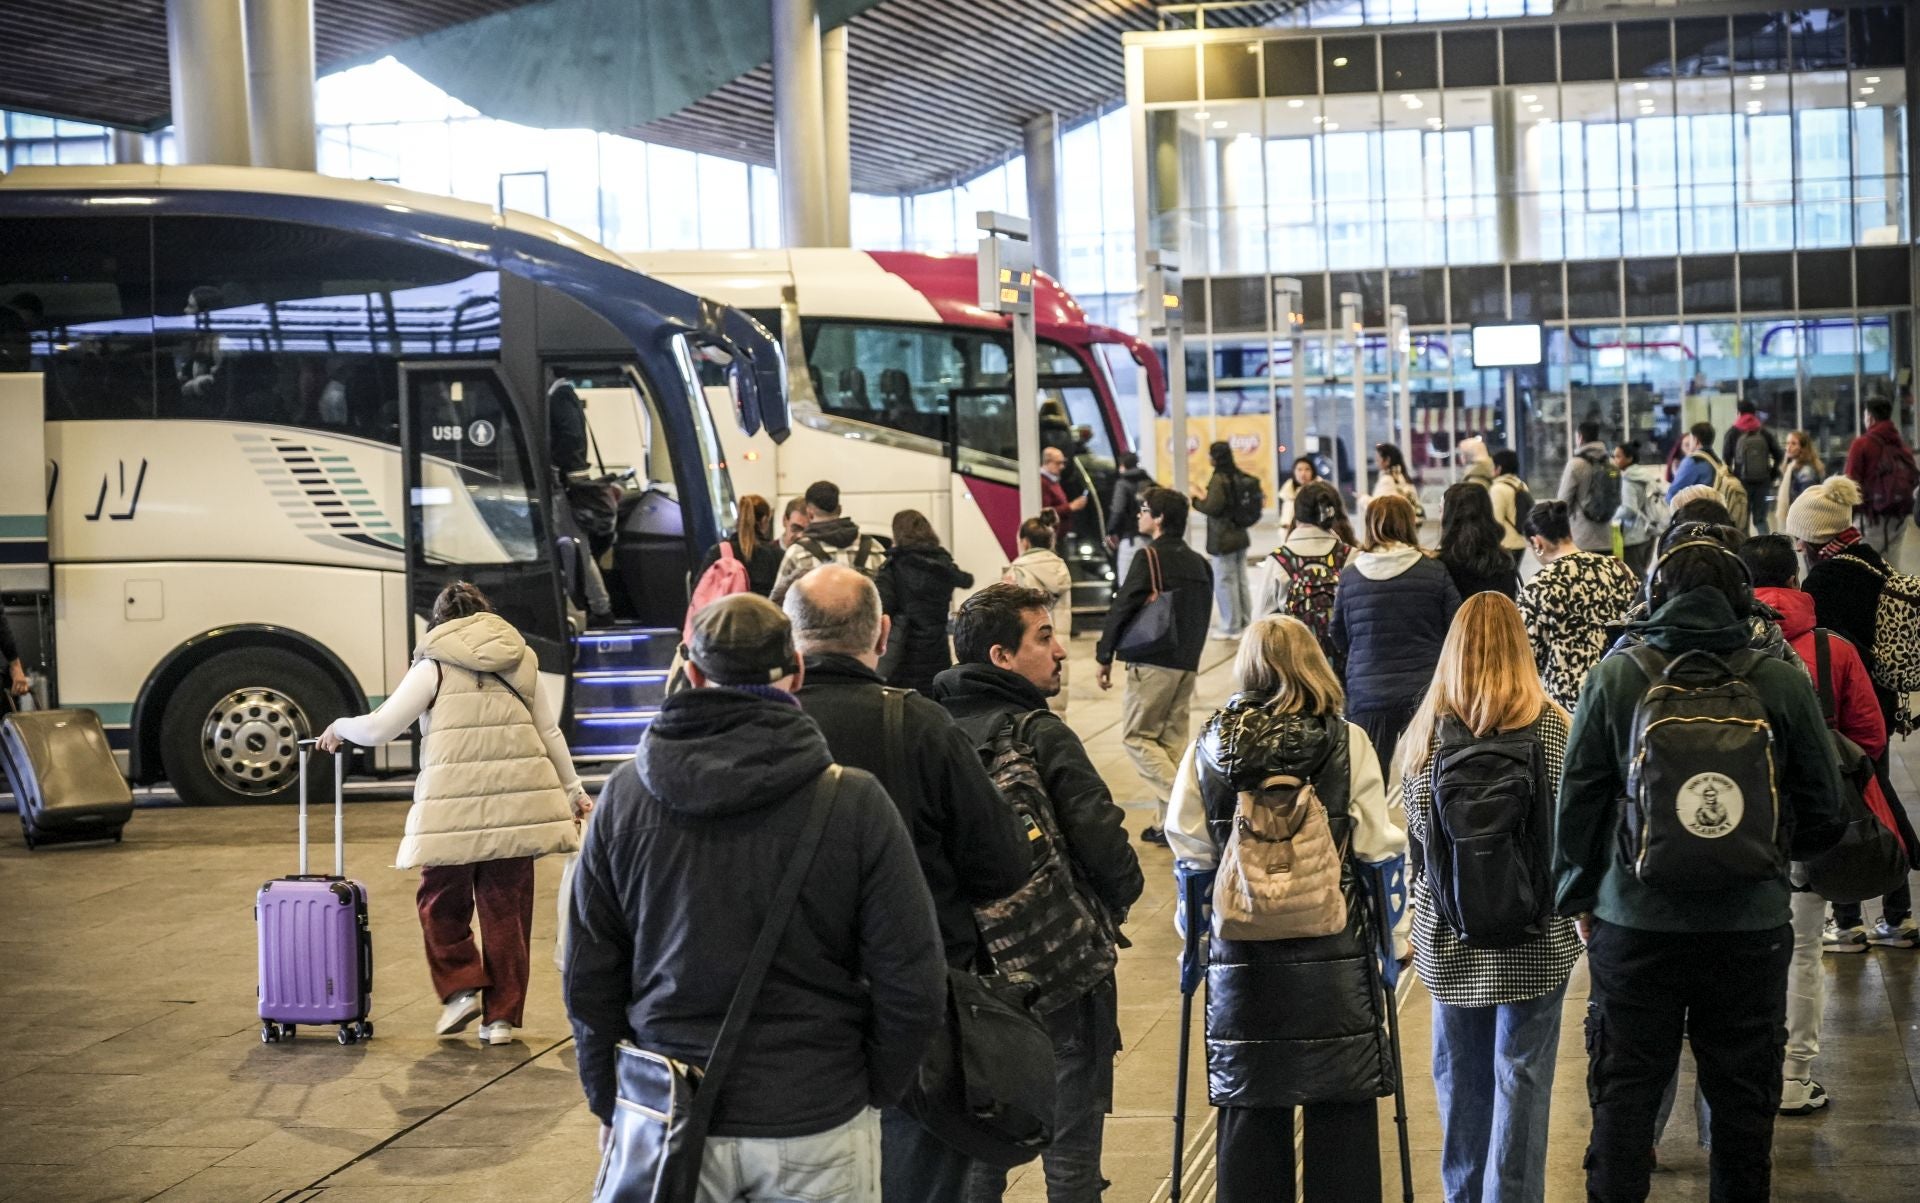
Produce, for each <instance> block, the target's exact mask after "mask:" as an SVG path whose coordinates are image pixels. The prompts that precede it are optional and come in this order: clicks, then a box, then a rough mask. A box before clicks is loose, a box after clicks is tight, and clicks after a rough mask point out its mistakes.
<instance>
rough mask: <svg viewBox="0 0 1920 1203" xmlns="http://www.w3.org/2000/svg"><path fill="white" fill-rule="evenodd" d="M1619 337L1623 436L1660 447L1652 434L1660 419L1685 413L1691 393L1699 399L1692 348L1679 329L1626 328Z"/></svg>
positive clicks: (1678, 327) (1659, 425)
mask: <svg viewBox="0 0 1920 1203" xmlns="http://www.w3.org/2000/svg"><path fill="white" fill-rule="evenodd" d="M1620 333H1621V347H1620V356H1621V370H1622V372H1623V374H1624V376H1625V380H1626V385H1627V420H1626V433H1627V434H1629V435H1631V436H1632V437H1633V438H1636V439H1643V440H1645V441H1646V442H1647V443H1648V444H1649V445H1652V446H1659V437H1658V435H1657V434H1656V433H1655V431H1656V429H1659V428H1660V427H1661V426H1662V422H1661V419H1663V418H1665V417H1667V416H1668V415H1671V414H1673V413H1675V411H1677V410H1681V409H1684V408H1685V399H1686V397H1687V396H1688V394H1689V393H1690V392H1692V393H1694V395H1696V396H1697V395H1698V393H1697V391H1696V382H1697V380H1698V374H1697V371H1696V360H1695V352H1694V349H1693V346H1692V345H1691V343H1690V340H1689V339H1688V338H1687V337H1686V331H1685V328H1684V327H1681V326H1678V325H1653V326H1629V327H1627V328H1626V329H1625V330H1622V331H1621V332H1620ZM1608 354H1609V355H1610V354H1611V353H1610V352H1609V353H1608ZM1715 425H1716V426H1720V425H1724V423H1715Z"/></svg>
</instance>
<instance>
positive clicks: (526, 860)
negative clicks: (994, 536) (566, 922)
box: [415, 856, 533, 1027]
mask: <svg viewBox="0 0 1920 1203" xmlns="http://www.w3.org/2000/svg"><path fill="white" fill-rule="evenodd" d="M415 901H417V902H418V903H419V906H420V930H421V933H422V934H423V935H425V936H426V941H427V967H428V969H429V970H431V971H432V973H433V992H434V993H435V994H437V995H439V996H440V1001H442V1002H445V1001H446V1000H447V999H449V998H451V997H453V996H454V995H455V994H458V993H459V992H460V991H462V990H480V991H483V992H484V997H485V1002H486V1012H485V1020H484V1022H486V1023H492V1022H494V1021H495V1020H499V1019H504V1020H506V1021H507V1022H508V1023H510V1024H512V1025H513V1026H514V1027H520V1026H521V1022H520V1021H521V1018H522V1015H523V1013H524V1012H525V1010H526V1005H527V974H528V972H529V968H530V950H531V948H532V943H533V858H532V857H531V856H516V857H513V858H512V859H510V860H488V861H481V862H479V863H478V864H473V865H434V866H430V867H428V868H425V869H422V870H421V871H420V892H419V893H418V894H417V895H416V896H415ZM476 909H477V910H478V911H479V912H480V940H479V942H478V943H475V942H474V938H473V912H474V911H475V910H476Z"/></svg>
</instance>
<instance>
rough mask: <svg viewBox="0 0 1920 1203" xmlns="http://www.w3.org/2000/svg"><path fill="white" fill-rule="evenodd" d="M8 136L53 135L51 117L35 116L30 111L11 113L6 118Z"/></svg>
mask: <svg viewBox="0 0 1920 1203" xmlns="http://www.w3.org/2000/svg"><path fill="white" fill-rule="evenodd" d="M7 124H8V127H9V133H8V136H9V137H12V138H51V137H53V135H54V124H53V118H51V117H37V116H35V115H34V114H32V113H13V114H11V115H10V116H9V117H8V118H7Z"/></svg>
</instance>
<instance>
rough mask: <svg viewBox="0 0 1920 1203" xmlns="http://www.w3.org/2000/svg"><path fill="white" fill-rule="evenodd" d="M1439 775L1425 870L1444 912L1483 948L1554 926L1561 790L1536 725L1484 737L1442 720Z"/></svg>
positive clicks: (1507, 944) (1436, 762)
mask: <svg viewBox="0 0 1920 1203" xmlns="http://www.w3.org/2000/svg"><path fill="white" fill-rule="evenodd" d="M1430 781H1431V783H1432V788H1433V808H1432V810H1431V812H1430V815H1429V819H1428V823H1427V839H1426V843H1425V847H1424V848H1423V849H1422V857H1421V871H1422V872H1423V873H1424V874H1425V875H1426V878H1427V886H1428V888H1429V889H1430V890H1431V891H1432V893H1433V902H1434V908H1435V909H1436V910H1437V911H1438V912H1439V914H1440V917H1441V918H1442V919H1444V920H1446V923H1447V926H1449V927H1451V928H1452V929H1453V930H1454V933H1455V934H1456V935H1458V936H1459V937H1460V940H1461V942H1462V943H1464V944H1467V945H1470V946H1472V947H1474V948H1512V947H1514V946H1516V945H1520V944H1525V943H1526V942H1527V941H1529V940H1533V939H1536V938H1538V937H1539V936H1541V935H1543V934H1545V932H1546V930H1547V923H1548V920H1549V919H1550V918H1551V917H1552V913H1553V879H1552V876H1551V874H1550V872H1549V869H1550V861H1551V858H1552V853H1551V848H1550V844H1551V839H1552V835H1553V796H1552V794H1551V792H1550V791H1549V790H1548V789H1547V770H1546V755H1545V752H1544V751H1543V750H1542V747H1541V744H1540V738H1539V735H1538V734H1537V732H1536V731H1535V729H1534V727H1532V726H1527V727H1524V728H1522V729H1520V730H1518V731H1505V732H1501V733H1498V734H1495V735H1489V736H1486V737H1484V738H1482V737H1477V736H1475V735H1474V734H1473V733H1472V732H1471V731H1469V730H1467V727H1466V725H1465V724H1464V723H1462V722H1460V720H1458V719H1456V718H1452V717H1448V718H1444V719H1442V720H1441V723H1440V746H1439V747H1438V748H1437V749H1435V751H1434V754H1433V770H1432V774H1431V777H1430Z"/></svg>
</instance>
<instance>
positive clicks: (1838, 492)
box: [1787, 476, 1863, 547]
mask: <svg viewBox="0 0 1920 1203" xmlns="http://www.w3.org/2000/svg"><path fill="white" fill-rule="evenodd" d="M1862 500H1863V499H1862V497H1861V495H1860V486H1859V485H1857V484H1855V483H1854V482H1853V481H1852V480H1851V479H1850V478H1848V477H1845V476H1829V477H1828V478H1827V479H1826V481H1825V482H1824V483H1821V484H1817V485H1812V486H1810V487H1809V488H1808V489H1807V491H1806V492H1804V493H1802V494H1800V496H1799V497H1798V498H1796V499H1795V501H1794V503H1793V504H1792V505H1791V506H1788V507H1787V533H1788V534H1789V535H1791V536H1793V537H1794V538H1796V539H1798V540H1800V541H1801V542H1802V543H1807V544H1811V545H1812V546H1815V547H1818V546H1820V545H1821V544H1823V543H1831V542H1832V541H1833V540H1834V539H1835V538H1837V537H1838V536H1839V534H1840V532H1842V531H1844V530H1846V529H1847V528H1849V527H1851V526H1852V525H1853V511H1854V510H1855V509H1856V508H1858V507H1859V505H1860V503H1861V501H1862Z"/></svg>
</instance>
